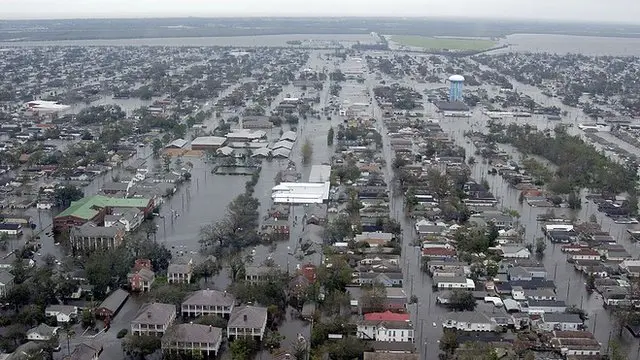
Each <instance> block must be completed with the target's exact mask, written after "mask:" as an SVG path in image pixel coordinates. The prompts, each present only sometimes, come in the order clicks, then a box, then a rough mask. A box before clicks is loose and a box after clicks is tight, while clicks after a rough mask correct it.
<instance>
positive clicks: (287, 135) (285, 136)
mask: <svg viewBox="0 0 640 360" xmlns="http://www.w3.org/2000/svg"><path fill="white" fill-rule="evenodd" d="M297 137H298V135H297V134H296V133H295V131H285V132H284V133H282V136H280V140H290V141H296V138H297Z"/></svg>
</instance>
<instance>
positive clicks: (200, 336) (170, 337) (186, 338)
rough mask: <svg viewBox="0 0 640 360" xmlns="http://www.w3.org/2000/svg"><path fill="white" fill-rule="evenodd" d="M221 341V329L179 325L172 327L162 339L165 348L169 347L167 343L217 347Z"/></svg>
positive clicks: (206, 326) (207, 326) (196, 325)
mask: <svg viewBox="0 0 640 360" xmlns="http://www.w3.org/2000/svg"><path fill="white" fill-rule="evenodd" d="M221 339H222V329H221V328H217V327H213V326H209V325H198V324H179V325H175V326H172V327H171V328H170V329H169V330H168V331H167V334H166V335H165V336H164V337H163V338H162V340H163V343H164V344H165V346H167V345H169V346H170V344H169V342H171V343H175V342H194V343H209V344H215V345H219V343H220V340H221ZM214 347H216V346H214Z"/></svg>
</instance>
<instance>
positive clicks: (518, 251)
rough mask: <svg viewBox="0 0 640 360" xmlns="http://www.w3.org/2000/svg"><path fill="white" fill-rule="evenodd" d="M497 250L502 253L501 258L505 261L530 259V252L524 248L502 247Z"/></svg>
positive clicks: (518, 246)
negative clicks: (505, 259)
mask: <svg viewBox="0 0 640 360" xmlns="http://www.w3.org/2000/svg"><path fill="white" fill-rule="evenodd" d="M499 249H500V250H501V251H502V256H503V257H504V258H507V259H528V258H530V257H531V252H530V251H529V249H527V248H526V247H524V246H520V245H502V246H501V247H500V248H499Z"/></svg>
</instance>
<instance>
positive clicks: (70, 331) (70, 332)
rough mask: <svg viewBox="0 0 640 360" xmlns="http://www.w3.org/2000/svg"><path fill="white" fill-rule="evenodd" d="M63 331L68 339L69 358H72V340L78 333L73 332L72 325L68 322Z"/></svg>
mask: <svg viewBox="0 0 640 360" xmlns="http://www.w3.org/2000/svg"><path fill="white" fill-rule="evenodd" d="M62 331H63V332H64V334H65V336H66V337H67V356H71V338H72V337H73V336H74V335H75V334H76V332H75V331H74V330H73V327H72V326H71V323H68V322H67V323H65V325H64V326H63V327H62Z"/></svg>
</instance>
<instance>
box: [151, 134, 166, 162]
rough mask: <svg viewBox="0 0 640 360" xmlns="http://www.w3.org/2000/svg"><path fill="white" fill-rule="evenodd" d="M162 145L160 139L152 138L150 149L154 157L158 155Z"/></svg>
mask: <svg viewBox="0 0 640 360" xmlns="http://www.w3.org/2000/svg"><path fill="white" fill-rule="evenodd" d="M163 147H164V146H163V145H162V140H160V139H158V138H155V139H153V142H151V149H152V151H153V156H154V157H156V158H157V157H159V156H160V151H161V150H162V148H163Z"/></svg>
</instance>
